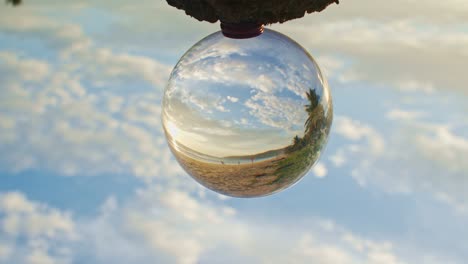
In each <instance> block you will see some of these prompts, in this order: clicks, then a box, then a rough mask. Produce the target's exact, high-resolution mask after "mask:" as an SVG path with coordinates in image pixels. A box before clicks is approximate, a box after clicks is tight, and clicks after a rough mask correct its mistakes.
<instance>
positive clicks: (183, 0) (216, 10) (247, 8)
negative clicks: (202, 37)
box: [167, 0, 338, 24]
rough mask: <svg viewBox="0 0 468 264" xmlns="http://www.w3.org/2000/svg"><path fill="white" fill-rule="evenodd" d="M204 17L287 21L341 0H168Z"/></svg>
mask: <svg viewBox="0 0 468 264" xmlns="http://www.w3.org/2000/svg"><path fill="white" fill-rule="evenodd" d="M167 3H168V4H169V5H171V6H174V7H177V8H179V9H183V10H185V13H186V14H187V15H190V16H192V17H194V18H196V19H198V20H200V21H208V22H212V23H214V22H216V21H218V20H221V21H223V22H227V23H240V22H255V23H260V24H273V23H278V22H279V23H283V22H286V21H288V20H291V19H295V18H300V17H303V16H304V15H305V13H306V12H307V13H312V12H320V11H322V10H324V9H325V8H326V7H327V6H328V5H330V4H332V3H337V4H338V0H236V1H232V0H167Z"/></svg>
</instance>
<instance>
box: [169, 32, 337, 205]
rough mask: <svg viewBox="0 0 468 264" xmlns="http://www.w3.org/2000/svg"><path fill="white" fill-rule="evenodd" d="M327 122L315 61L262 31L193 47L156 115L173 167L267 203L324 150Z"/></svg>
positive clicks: (328, 108) (329, 111)
mask: <svg viewBox="0 0 468 264" xmlns="http://www.w3.org/2000/svg"><path fill="white" fill-rule="evenodd" d="M332 116H333V106H332V99H331V95H330V90H329V88H328V85H327V82H326V80H325V79H324V78H323V76H322V74H321V72H320V69H319V67H318V65H317V64H316V63H315V61H314V60H313V58H312V57H311V56H310V55H309V54H308V53H307V52H306V51H305V50H304V49H303V48H302V47H301V46H299V45H298V44H297V43H296V42H294V41H293V40H291V39H290V38H288V37H287V36H285V35H282V34H280V33H278V32H275V31H273V30H268V29H265V31H264V32H263V34H261V35H259V36H257V37H253V38H247V39H233V38H228V37H225V36H224V35H223V34H222V33H221V31H219V32H216V33H213V34H211V35H209V36H208V37H206V38H204V39H202V40H201V41H200V42H198V43H197V44H195V45H194V46H193V47H192V48H190V50H188V51H187V52H186V53H185V54H184V55H183V57H182V58H181V59H180V60H179V62H178V63H177V65H176V66H175V67H174V69H173V71H172V73H171V76H170V79H169V82H168V84H167V87H166V90H165V92H164V99H163V109H162V121H163V127H164V131H165V134H166V138H167V141H168V144H169V147H170V149H171V151H172V153H173V154H174V156H175V157H176V159H177V161H178V162H179V164H180V165H181V166H182V167H183V168H184V169H185V171H186V172H187V173H188V174H190V175H191V176H192V177H193V178H194V179H195V180H196V181H198V182H199V183H200V184H202V185H204V186H205V187H207V188H209V189H211V190H213V191H216V192H218V193H221V194H225V195H229V196H234V197H257V196H265V195H269V194H272V193H275V192H278V191H280V190H283V189H285V188H287V187H289V186H291V185H293V184H294V183H296V182H297V181H298V180H299V179H301V178H302V177H303V176H304V175H305V174H306V173H307V172H308V171H309V169H310V168H311V167H312V166H313V165H314V164H315V162H316V161H317V159H318V158H319V156H320V153H321V151H322V149H323V148H324V146H325V144H326V142H327V138H328V134H329V131H330V126H331V123H332Z"/></svg>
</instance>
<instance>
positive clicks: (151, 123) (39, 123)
mask: <svg viewBox="0 0 468 264" xmlns="http://www.w3.org/2000/svg"><path fill="white" fill-rule="evenodd" d="M70 2H71V1H70ZM467 14H468V4H466V3H465V2H464V1H460V0H450V1H444V2H443V3H442V2H440V1H436V0H428V1H425V2H424V3H421V1H407V0H406V1H400V0H398V1H392V2H391V3H389V1H371V0H359V1H342V3H341V4H340V5H338V6H331V7H329V8H328V9H327V10H326V11H324V12H323V13H321V14H312V15H308V16H307V17H306V18H303V19H300V20H295V21H291V22H288V23H285V24H283V25H275V26H273V27H272V28H273V29H275V30H278V31H280V32H282V33H284V34H286V35H288V36H290V37H292V38H293V39H295V40H296V41H297V42H299V43H300V44H301V45H303V46H304V47H305V48H306V50H308V51H309V52H310V53H311V54H312V55H313V56H314V57H315V58H316V60H317V62H318V64H319V65H320V66H321V67H322V69H323V70H324V73H325V75H326V77H327V78H328V81H329V83H330V86H331V88H332V95H333V99H334V106H335V107H334V110H335V119H334V125H333V129H332V133H331V137H330V141H329V144H328V146H327V149H326V151H325V152H324V153H323V154H322V157H321V159H320V162H319V164H317V165H316V167H315V168H314V169H313V170H312V171H311V172H310V173H309V174H308V175H307V176H306V177H305V178H304V179H303V180H302V181H301V182H300V183H298V184H297V185H295V186H294V187H292V188H290V189H288V190H286V191H283V192H281V193H279V194H275V195H274V196H270V197H264V198H258V199H234V198H226V197H223V196H219V195H217V194H215V193H213V192H211V191H208V190H206V189H204V188H202V187H200V186H198V185H197V184H196V183H195V182H194V181H193V180H191V179H190V177H188V176H187V175H186V174H185V173H184V172H183V171H182V170H181V169H180V168H179V166H178V165H177V163H176V162H175V161H174V159H173V158H172V156H171V154H170V151H169V150H168V147H167V145H166V142H165V139H164V137H163V134H162V130H161V123H160V103H161V96H162V91H163V89H164V85H165V83H166V81H167V78H168V76H169V73H170V71H171V69H172V67H173V66H174V65H175V63H176V62H177V60H178V59H179V57H180V56H181V55H182V54H183V53H184V52H185V51H186V50H187V49H188V48H189V47H190V46H191V45H193V44H194V43H195V42H197V41H198V40H199V39H201V38H202V37H204V36H206V35H208V34H210V33H212V32H214V31H216V30H218V25H214V24H208V23H201V22H200V23H199V22H197V21H195V20H192V19H190V18H189V17H186V16H185V15H184V14H183V12H182V11H178V10H176V9H174V8H172V7H169V6H167V5H166V3H165V2H164V1H149V0H148V1H146V0H142V1H138V4H136V3H135V2H130V1H99V3H94V1H73V2H72V3H69V2H68V1H53V0H49V1H47V0H40V1H26V3H25V4H24V5H23V6H21V7H20V8H15V9H13V8H10V7H8V6H0V89H1V96H0V173H1V177H0V263H34V264H43V263H44V264H45V263H47V264H49V263H318V264H321V263H346V264H347V263H378V264H395V263H429V264H431V263H464V262H465V261H466V259H467V258H468V253H467V252H468V239H467V237H468V227H467V226H466V222H467V220H468V192H467V190H468V177H467V176H468V162H467V161H468V105H467V104H466V102H467V99H468V89H467V88H466V83H467V82H468V74H466V69H467V68H468V63H467V57H468V16H467Z"/></svg>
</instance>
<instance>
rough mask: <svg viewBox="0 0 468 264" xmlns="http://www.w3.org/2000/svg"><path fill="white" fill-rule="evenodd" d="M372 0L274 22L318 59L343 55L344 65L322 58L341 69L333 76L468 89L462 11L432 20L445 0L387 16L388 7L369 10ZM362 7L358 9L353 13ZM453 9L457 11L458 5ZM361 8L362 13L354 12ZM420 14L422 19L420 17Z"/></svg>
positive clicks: (404, 86) (467, 39)
mask: <svg viewBox="0 0 468 264" xmlns="http://www.w3.org/2000/svg"><path fill="white" fill-rule="evenodd" d="M364 3H366V4H364ZM414 3H416V2H414ZM414 3H413V2H412V3H411V4H408V2H405V3H404V4H403V3H401V6H400V7H399V8H398V9H399V10H400V11H401V10H402V9H405V10H410V9H407V8H408V6H413V5H414ZM432 4H434V3H432ZM373 5H375V3H371V2H370V1H362V2H361V3H353V4H352V6H351V5H346V4H344V5H341V4H340V5H339V6H337V7H331V8H329V9H327V10H326V11H325V12H323V13H321V14H319V15H312V16H306V17H305V18H304V19H300V20H294V21H290V22H288V23H285V24H282V25H275V26H274V28H278V30H279V31H282V32H284V33H285V34H287V35H289V36H291V37H292V38H294V39H295V40H296V41H298V42H299V43H301V45H303V46H305V47H306V48H307V49H308V50H310V51H311V53H312V54H319V55H320V56H318V58H319V62H320V58H322V57H324V58H331V57H334V58H340V59H341V60H345V61H346V64H345V66H342V65H340V64H341V63H339V62H333V60H332V63H327V59H325V60H324V62H325V63H324V65H325V67H324V68H325V69H326V68H327V64H328V65H331V66H332V67H328V68H331V69H339V70H338V74H333V75H331V76H332V77H334V79H337V80H340V81H342V82H348V81H364V82H367V83H371V84H373V85H382V84H384V85H387V86H391V87H395V88H397V89H400V90H402V91H416V90H418V91H424V92H427V93H431V92H433V91H434V90H435V89H451V90H457V91H465V92H466V86H465V84H466V82H467V81H468V80H467V76H466V74H464V72H463V70H462V69H464V68H466V67H467V63H466V60H465V59H463V58H466V56H467V55H468V50H467V48H466V47H467V43H468V34H467V32H466V31H465V30H464V29H463V28H464V26H463V25H464V20H463V19H461V17H459V18H458V19H455V20H454V21H452V23H442V22H440V21H438V20H437V19H435V20H434V17H437V18H438V19H440V18H441V16H440V13H439V12H440V10H439V12H438V13H437V14H434V13H433V12H434V11H435V10H437V9H443V8H446V7H447V6H446V5H445V4H444V5H443V6H439V7H437V8H435V7H434V5H432V6H431V8H432V9H431V10H432V11H431V12H428V13H426V14H425V13H424V11H422V10H420V8H421V7H420V6H418V7H417V10H418V11H417V12H415V13H417V15H412V16H411V18H408V17H402V16H389V17H386V15H388V14H389V11H390V10H385V12H378V13H379V16H375V14H370V13H369V12H368V11H369V10H373V9H369V6H373ZM392 5H393V4H392ZM395 5H396V4H395ZM403 6H405V8H402V7H403ZM424 6H425V7H424V8H423V10H425V11H428V9H425V8H426V7H427V5H426V4H424ZM454 6H455V5H453V6H452V7H454ZM359 7H360V10H359V12H357V13H349V11H350V10H355V9H356V8H359ZM356 10H357V9H356ZM375 10H377V9H375ZM391 10H396V8H392V9H391ZM458 11H459V10H457V12H458ZM451 12H452V13H450V14H451V15H453V12H454V11H453V10H452V11H451ZM358 13H359V14H362V15H361V16H359V17H356V14H358ZM413 13H414V12H413ZM380 15H382V16H380ZM400 15H401V14H400ZM419 16H423V17H424V19H418V17H419ZM308 32H314V34H308ZM318 36H320V37H318ZM428 54H430V55H428ZM376 65H377V66H376ZM448 71H449V72H450V74H447V72H448ZM327 72H330V71H329V70H328V71H327ZM335 72H336V70H335ZM428 76H430V77H429V78H428ZM350 77H352V78H350Z"/></svg>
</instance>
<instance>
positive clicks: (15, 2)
mask: <svg viewBox="0 0 468 264" xmlns="http://www.w3.org/2000/svg"><path fill="white" fill-rule="evenodd" d="M6 3H7V4H12V5H14V6H17V5H19V4H21V0H6Z"/></svg>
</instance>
